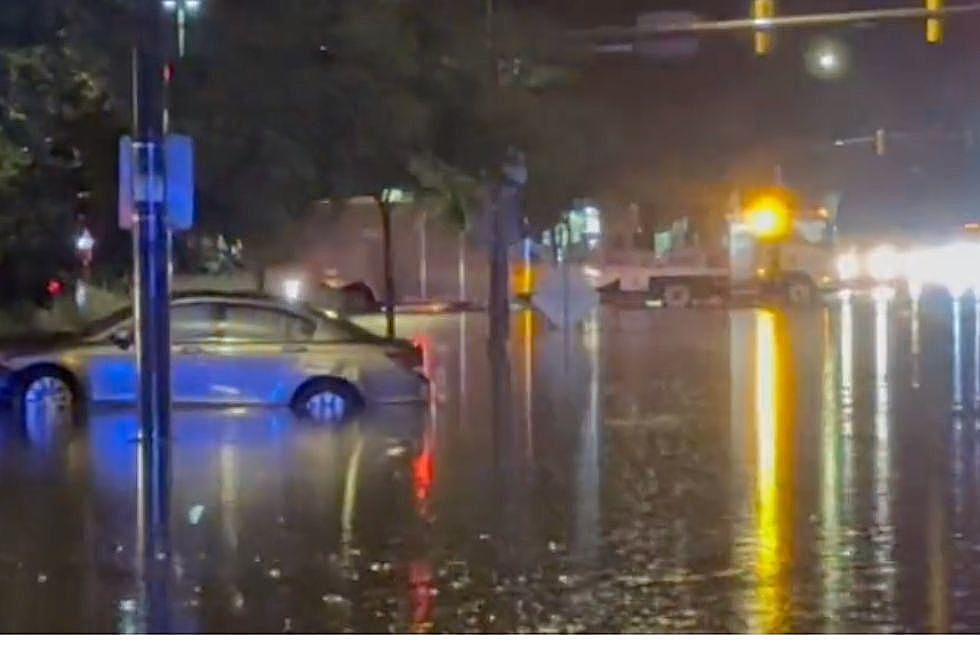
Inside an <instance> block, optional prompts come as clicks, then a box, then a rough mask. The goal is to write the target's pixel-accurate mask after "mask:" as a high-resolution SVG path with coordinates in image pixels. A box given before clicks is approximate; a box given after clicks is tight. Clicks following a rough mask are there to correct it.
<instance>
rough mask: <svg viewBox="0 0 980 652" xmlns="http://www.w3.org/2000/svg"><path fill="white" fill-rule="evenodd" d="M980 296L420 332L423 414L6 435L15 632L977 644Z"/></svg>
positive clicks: (4, 593) (223, 420) (480, 324)
mask: <svg viewBox="0 0 980 652" xmlns="http://www.w3.org/2000/svg"><path fill="white" fill-rule="evenodd" d="M973 307H974V306H973V302H972V300H971V301H968V302H965V303H964V308H963V315H962V319H961V321H960V322H958V323H960V328H959V337H958V338H955V337H954V332H955V329H954V327H953V324H954V322H953V319H952V318H951V316H950V314H951V309H950V302H949V300H948V299H944V298H943V297H941V296H932V297H926V299H925V300H924V302H923V306H922V310H921V311H920V313H921V314H920V316H919V318H918V319H915V318H913V315H912V313H911V312H910V310H909V309H908V307H907V305H904V304H902V303H900V302H892V303H885V302H884V301H877V302H875V301H872V300H871V299H867V298H860V299H854V300H853V301H850V302H848V303H846V304H844V305H840V304H836V305H833V306H828V307H827V308H825V309H815V310H808V311H798V312H775V311H765V310H738V311H725V310H721V309H715V310H691V311H666V310H652V311H643V310H636V311H617V310H613V309H610V308H603V309H601V312H600V314H598V315H597V316H596V317H595V318H594V319H591V320H590V321H589V322H588V323H587V324H586V325H585V327H584V328H583V329H582V330H581V331H578V332H572V333H570V334H564V333H562V332H559V331H552V330H550V329H548V328H547V326H546V325H545V324H544V323H543V321H542V320H541V318H540V317H538V316H536V315H534V314H532V313H531V312H523V313H517V314H515V316H514V322H513V329H512V344H511V349H510V355H509V358H508V359H495V360H494V361H493V364H491V359H490V356H489V355H488V349H487V345H486V330H487V329H486V322H485V320H484V318H483V316H482V315H479V314H472V313H471V314H467V315H437V316H416V315H412V316H404V317H400V319H399V328H400V329H401V332H402V334H405V335H411V336H414V337H417V338H418V340H419V342H421V343H422V345H423V346H424V348H425V350H426V353H427V366H428V371H429V373H430V375H431V377H432V379H433V381H434V399H433V401H432V404H431V405H430V406H428V407H425V408H421V407H420V408H414V407H402V408H398V409H386V410H374V411H370V412H368V413H366V414H364V415H362V416H360V417H358V418H356V419H354V420H352V421H350V422H348V423H345V424H339V425H335V426H317V425H314V424H306V423H302V422H299V421H297V420H295V419H294V418H293V417H292V415H291V414H289V413H288V412H284V411H275V410H241V409H239V410H210V411H178V412H176V413H175V415H174V431H175V435H174V437H173V439H172V442H171V444H170V446H169V447H162V448H153V447H149V446H144V445H142V444H141V443H140V442H139V441H138V440H137V437H136V435H137V426H136V420H135V415H134V413H133V412H132V411H129V410H94V411H93V412H92V413H91V414H90V415H89V417H88V420H87V422H86V423H85V424H83V425H81V426H72V425H70V424H63V423H58V422H57V420H54V421H52V420H44V419H39V420H37V421H32V422H30V423H28V424H27V427H26V428H18V427H16V426H15V424H13V423H11V422H10V419H7V421H6V422H4V424H3V426H2V427H3V431H2V433H0V524H2V535H0V632H37V631H44V632H49V631H80V632H88V631H104V632H133V631H180V632H202V631H216V632H280V631H295V632H340V631H355V632H427V631H435V632H566V631H574V632H578V631H583V632H594V631H603V632H607V631H608V632H619V631H632V632H696V631H697V632H700V631H712V632H715V631H718V632H743V631H749V632H787V631H798V632H810V631H817V632H837V631H841V632H851V631H871V632H882V631H976V630H980V571H978V570H976V569H977V568H978V564H977V562H978V561H980V441H978V438H980V432H978V425H977V422H976V419H975V414H976V411H975V410H974V409H973V406H974V403H975V401H976V398H977V396H978V395H980V380H978V378H977V376H976V371H977V367H976V365H975V363H974V355H975V353H976V350H977V348H976V346H975V339H974V338H975V335H976V331H975V329H974V317H973ZM957 341H958V342H959V346H956V345H955V343H956V342H957ZM954 369H957V370H958V371H959V374H956V373H954Z"/></svg>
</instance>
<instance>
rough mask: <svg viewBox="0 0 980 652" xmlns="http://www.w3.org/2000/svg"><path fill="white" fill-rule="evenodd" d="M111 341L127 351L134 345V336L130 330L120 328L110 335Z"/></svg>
mask: <svg viewBox="0 0 980 652" xmlns="http://www.w3.org/2000/svg"><path fill="white" fill-rule="evenodd" d="M109 341H110V342H112V343H113V344H115V345H116V346H118V347H119V348H120V349H122V350H124V351H125V350H127V349H128V348H129V347H131V346H132V345H133V335H132V334H131V333H130V332H129V329H127V328H120V329H119V330H117V331H112V333H110V334H109Z"/></svg>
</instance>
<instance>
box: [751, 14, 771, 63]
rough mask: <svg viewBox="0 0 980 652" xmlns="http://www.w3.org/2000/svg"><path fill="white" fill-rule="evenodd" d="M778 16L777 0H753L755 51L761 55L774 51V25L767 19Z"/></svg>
mask: <svg viewBox="0 0 980 652" xmlns="http://www.w3.org/2000/svg"><path fill="white" fill-rule="evenodd" d="M775 17H776V0H752V20H754V21H756V23H757V26H756V30H755V53H756V54H757V55H759V56H760V57H762V56H765V55H767V54H769V53H770V52H772V41H773V38H772V27H771V26H769V25H766V23H767V21H770V20H772V19H773V18H775Z"/></svg>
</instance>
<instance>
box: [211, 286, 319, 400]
mask: <svg viewBox="0 0 980 652" xmlns="http://www.w3.org/2000/svg"><path fill="white" fill-rule="evenodd" d="M314 328H315V327H314V325H313V323H312V321H309V320H304V319H303V318H302V317H300V316H298V315H295V314H293V313H290V312H288V311H286V310H280V309H278V308H275V307H272V306H263V305H258V304H249V303H234V302H227V303H223V304H220V306H219V308H218V317H217V334H218V336H217V338H215V339H214V340H211V341H208V342H204V343H202V349H203V353H204V359H205V364H206V367H207V369H206V372H205V375H206V376H207V378H208V379H209V388H208V391H209V393H210V396H211V400H213V401H215V402H221V403H244V404H285V403H287V402H288V401H289V399H290V398H291V397H292V393H293V391H294V390H295V389H296V387H297V386H298V385H299V383H300V382H302V377H301V372H300V366H299V364H298V358H299V356H300V355H302V354H303V353H304V352H305V351H306V343H305V342H304V341H303V339H302V333H303V332H309V333H311V332H312V331H313V330H314Z"/></svg>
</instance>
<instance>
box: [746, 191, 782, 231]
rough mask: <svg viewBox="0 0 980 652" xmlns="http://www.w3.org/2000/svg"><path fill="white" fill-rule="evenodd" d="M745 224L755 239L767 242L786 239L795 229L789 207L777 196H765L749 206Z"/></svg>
mask: <svg viewBox="0 0 980 652" xmlns="http://www.w3.org/2000/svg"><path fill="white" fill-rule="evenodd" d="M745 224H746V225H747V226H748V228H749V231H751V232H752V234H753V235H755V237H757V238H759V239H760V240H765V241H767V242H776V241H779V240H782V239H784V238H785V237H787V236H788V235H789V234H790V232H791V231H792V228H793V222H792V216H791V215H790V208H789V206H788V205H787V204H786V202H785V201H783V200H782V199H780V198H779V197H777V196H775V195H763V196H761V197H759V198H758V199H756V200H755V201H753V202H752V203H751V204H749V206H748V207H747V208H746V209H745Z"/></svg>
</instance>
